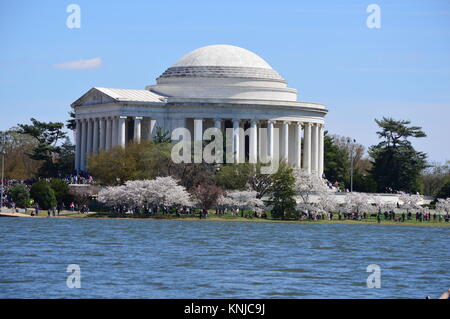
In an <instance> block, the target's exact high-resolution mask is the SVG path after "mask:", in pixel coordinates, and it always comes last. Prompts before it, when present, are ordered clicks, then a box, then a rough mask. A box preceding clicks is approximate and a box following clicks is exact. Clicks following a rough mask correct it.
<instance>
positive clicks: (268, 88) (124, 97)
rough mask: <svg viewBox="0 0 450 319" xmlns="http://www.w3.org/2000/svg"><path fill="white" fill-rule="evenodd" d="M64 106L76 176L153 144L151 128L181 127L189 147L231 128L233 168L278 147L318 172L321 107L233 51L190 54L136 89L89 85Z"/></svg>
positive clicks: (254, 59)
mask: <svg viewBox="0 0 450 319" xmlns="http://www.w3.org/2000/svg"><path fill="white" fill-rule="evenodd" d="M71 106H72V107H73V109H74V111H75V119H76V128H77V129H76V132H77V134H76V161H75V166H76V167H75V168H76V169H77V170H79V171H82V170H85V169H86V165H87V163H86V158H87V155H88V154H91V153H93V152H98V151H100V150H109V149H111V148H113V147H116V146H121V147H126V145H127V144H128V143H130V142H131V141H134V142H140V141H141V140H143V139H152V137H153V136H154V134H155V131H156V128H157V127H162V128H164V130H167V131H172V130H173V129H175V128H178V127H184V128H187V129H189V131H190V132H191V137H192V140H193V141H199V140H202V136H203V132H204V131H205V130H206V129H207V128H210V127H215V128H219V129H221V130H222V131H225V130H226V129H231V131H232V135H233V136H232V141H233V143H232V148H233V153H234V154H235V155H236V156H235V162H238V161H242V159H244V160H245V161H249V162H253V163H254V162H256V160H257V159H258V154H260V153H259V152H261V151H264V152H265V154H267V155H268V156H269V157H271V156H272V155H273V154H274V147H277V148H278V150H279V156H280V157H281V158H283V159H285V160H286V161H288V162H289V163H290V164H291V165H292V166H294V167H301V168H302V169H305V170H306V171H308V172H310V173H315V174H318V175H320V176H322V174H323V167H324V162H323V157H324V141H323V139H324V137H323V136H324V117H325V115H326V114H327V109H326V108H325V106H324V105H321V104H317V103H311V102H298V101H297V90H296V89H293V88H288V87H287V82H286V80H285V79H283V78H282V77H281V76H280V74H278V73H277V72H276V71H275V70H274V69H272V67H271V66H270V65H269V64H268V63H267V62H266V61H264V60H263V59H262V58H261V57H259V56H258V55H256V54H254V53H253V52H250V51H248V50H245V49H243V48H240V47H236V46H231V45H210V46H206V47H202V48H199V49H196V50H194V51H192V52H190V53H188V54H186V55H185V56H183V57H182V58H181V59H180V60H178V61H177V62H176V63H175V64H174V65H172V66H171V67H169V68H168V69H167V70H166V71H165V72H164V73H163V74H161V75H160V76H159V77H158V78H157V79H156V84H152V85H148V86H146V87H145V89H143V90H130V89H111V88H101V87H94V88H92V89H90V90H89V91H88V92H86V93H85V94H84V95H83V96H81V97H80V98H79V99H77V100H76V101H75V102H73V103H72V105H71ZM259 128H265V130H260V129H259ZM274 129H278V133H279V134H274V131H275V130H274ZM244 131H245V132H246V133H244ZM261 131H262V132H264V134H261V133H260V132H261Z"/></svg>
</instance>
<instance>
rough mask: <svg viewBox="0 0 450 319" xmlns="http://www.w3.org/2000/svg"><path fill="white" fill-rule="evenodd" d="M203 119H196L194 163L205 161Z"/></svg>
mask: <svg viewBox="0 0 450 319" xmlns="http://www.w3.org/2000/svg"><path fill="white" fill-rule="evenodd" d="M202 155H203V119H194V163H201V162H202V160H203V158H202V157H203V156H202Z"/></svg>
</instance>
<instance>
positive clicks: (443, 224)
mask: <svg viewBox="0 0 450 319" xmlns="http://www.w3.org/2000/svg"><path fill="white" fill-rule="evenodd" d="M96 214H99V213H96V212H90V213H86V214H78V213H70V214H67V213H66V214H62V215H59V216H47V215H41V216H31V215H29V214H24V213H13V212H0V217H13V218H14V217H16V218H17V217H19V218H20V217H21V218H39V219H41V218H73V219H80V218H82V219H120V220H133V219H134V220H175V221H205V222H207V221H220V222H254V223H302V224H306V223H307V224H340V225H380V226H414V227H416V226H417V227H450V223H449V222H427V221H424V222H416V221H407V222H394V221H382V222H381V223H378V222H377V221H376V220H370V219H369V220H362V221H357V220H338V219H333V220H331V221H330V220H281V219H264V218H246V217H237V216H220V217H219V216H215V215H212V216H211V215H210V216H208V217H207V218H201V219H200V218H198V217H176V216H162V215H161V216H148V217H123V216H118V217H112V216H92V215H96Z"/></svg>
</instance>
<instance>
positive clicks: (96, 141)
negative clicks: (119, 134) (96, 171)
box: [92, 118, 99, 153]
mask: <svg viewBox="0 0 450 319" xmlns="http://www.w3.org/2000/svg"><path fill="white" fill-rule="evenodd" d="M98 122H99V119H98V118H94V129H93V130H94V133H93V136H92V138H93V139H94V140H93V141H92V152H93V153H97V152H98V145H99V137H98V133H99V129H98Z"/></svg>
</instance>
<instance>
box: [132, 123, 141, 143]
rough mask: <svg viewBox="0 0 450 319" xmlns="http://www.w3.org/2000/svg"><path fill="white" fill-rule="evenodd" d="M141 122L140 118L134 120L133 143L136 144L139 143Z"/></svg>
mask: <svg viewBox="0 0 450 319" xmlns="http://www.w3.org/2000/svg"><path fill="white" fill-rule="evenodd" d="M141 121H142V117H138V116H136V117H135V118H134V141H135V142H136V143H140V142H141Z"/></svg>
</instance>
